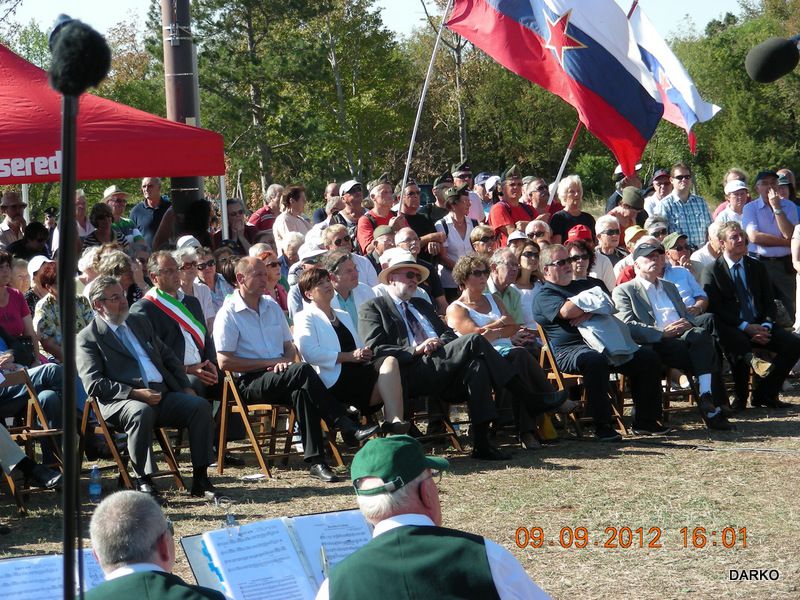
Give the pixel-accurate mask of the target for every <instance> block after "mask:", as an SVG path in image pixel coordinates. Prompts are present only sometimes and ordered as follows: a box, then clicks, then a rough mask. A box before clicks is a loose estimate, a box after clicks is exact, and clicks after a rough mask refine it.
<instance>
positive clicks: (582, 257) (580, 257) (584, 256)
mask: <svg viewBox="0 0 800 600" xmlns="http://www.w3.org/2000/svg"><path fill="white" fill-rule="evenodd" d="M569 260H570V262H574V263H576V262H578V261H579V260H589V255H588V254H575V255H574V256H570V257H569Z"/></svg>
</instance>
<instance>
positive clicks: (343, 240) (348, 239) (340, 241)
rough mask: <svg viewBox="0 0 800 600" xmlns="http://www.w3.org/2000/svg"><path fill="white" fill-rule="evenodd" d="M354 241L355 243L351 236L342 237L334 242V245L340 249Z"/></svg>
mask: <svg viewBox="0 0 800 600" xmlns="http://www.w3.org/2000/svg"><path fill="white" fill-rule="evenodd" d="M352 241H353V238H351V237H350V236H349V235H346V236H344V237H340V238H339V239H338V240H333V245H334V246H336V247H337V248H338V247H339V246H341V245H342V244H345V243H346V244H349V243H350V242H352Z"/></svg>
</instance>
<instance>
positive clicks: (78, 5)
mask: <svg viewBox="0 0 800 600" xmlns="http://www.w3.org/2000/svg"><path fill="white" fill-rule="evenodd" d="M265 1H273V2H274V1H280V0H265ZM425 1H426V4H427V5H428V7H429V10H432V11H435V5H434V3H433V1H432V0H425ZM616 1H617V3H618V4H619V5H620V6H622V7H623V10H625V11H626V12H627V11H628V9H629V8H630V5H631V2H630V1H625V0H616ZM148 6H149V2H148V0H22V5H21V7H20V8H19V9H18V10H17V14H16V20H17V21H18V22H20V23H23V24H25V23H28V22H29V21H30V20H31V19H34V20H36V21H37V22H38V23H39V24H40V26H41V27H42V29H45V30H47V29H49V28H50V26H51V25H52V24H53V21H55V18H56V17H57V16H58V15H59V14H60V13H66V14H68V15H69V16H71V17H74V18H76V19H81V20H82V21H84V22H86V23H88V24H89V25H91V26H92V27H94V28H95V29H97V30H98V31H100V32H105V31H106V30H107V29H109V28H110V27H112V26H114V25H116V24H117V23H118V22H120V21H122V20H126V19H128V16H129V15H133V16H134V17H138V18H139V19H142V20H143V19H144V16H145V14H146V12H147V7H148ZM376 6H378V7H381V8H382V9H383V20H384V23H386V24H387V26H388V27H389V28H390V29H392V30H393V31H395V32H397V33H399V34H401V35H407V34H408V33H409V32H410V31H411V30H412V29H413V28H414V27H417V26H420V25H423V24H424V19H425V13H424V12H423V10H422V6H421V4H420V0H376ZM639 6H641V8H642V10H643V11H644V12H645V14H646V15H647V16H648V17H649V18H650V20H651V21H652V22H653V23H654V24H655V26H656V28H657V29H658V30H659V32H660V33H661V35H662V36H664V37H665V38H669V37H674V36H675V34H678V33H682V32H685V31H686V28H687V26H688V24H689V22H690V21H691V22H692V23H694V26H695V29H696V30H697V31H698V32H702V31H703V30H704V29H705V26H706V24H707V23H708V22H709V21H710V20H712V19H715V18H719V17H720V16H721V15H724V14H725V13H726V12H732V13H734V14H738V13H739V4H738V0H640V1H639ZM689 15H690V16H689Z"/></svg>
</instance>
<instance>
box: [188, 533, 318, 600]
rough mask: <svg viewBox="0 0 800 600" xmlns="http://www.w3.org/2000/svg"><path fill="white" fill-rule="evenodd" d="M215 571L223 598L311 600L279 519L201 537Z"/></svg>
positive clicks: (308, 584) (305, 578)
mask: <svg viewBox="0 0 800 600" xmlns="http://www.w3.org/2000/svg"><path fill="white" fill-rule="evenodd" d="M203 541H204V542H205V546H206V548H207V549H208V552H209V554H210V556H211V558H212V560H213V562H214V564H215V565H216V566H217V567H218V569H219V574H220V575H221V578H222V585H223V587H224V591H225V595H226V596H227V597H228V598H231V599H233V600H313V598H314V596H315V594H316V590H315V589H314V588H313V587H312V584H311V581H310V580H309V578H308V575H307V574H306V572H305V570H304V569H303V565H302V563H301V561H300V557H299V555H298V554H297V550H296V549H295V547H294V544H293V542H292V540H291V538H290V537H289V532H288V530H287V529H286V526H285V525H284V524H283V522H282V521H281V520H280V519H273V520H271V521H259V522H256V523H250V524H249V525H242V526H241V527H239V533H238V535H236V536H231V535H230V534H229V532H228V530H227V529H218V530H216V531H210V532H207V533H204V534H203Z"/></svg>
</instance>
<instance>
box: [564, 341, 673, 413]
mask: <svg viewBox="0 0 800 600" xmlns="http://www.w3.org/2000/svg"><path fill="white" fill-rule="evenodd" d="M556 362H557V363H558V366H559V368H560V369H561V370H562V371H565V372H567V373H579V374H580V375H582V376H583V381H584V386H585V388H586V398H587V401H588V404H589V415H590V416H591V417H592V419H594V422H595V425H610V424H611V398H610V397H609V393H608V392H609V390H608V380H609V375H610V374H611V372H612V371H613V372H618V373H623V374H624V375H625V376H626V377H627V378H628V381H629V382H630V388H631V395H632V396H633V405H634V408H635V410H636V416H635V419H634V420H635V423H634V424H649V423H651V422H652V421H657V420H659V419H661V417H662V402H661V400H662V399H661V361H660V360H659V359H658V354H656V352H655V350H653V349H652V348H648V347H647V346H643V347H641V348H639V350H637V351H636V353H635V354H634V355H633V357H632V358H631V359H630V360H629V361H628V362H626V363H625V364H623V365H619V366H615V367H614V366H611V365H609V364H608V360H607V359H606V357H605V356H603V355H602V354H600V353H599V352H597V351H596V350H592V349H591V348H589V347H588V346H584V345H581V346H573V347H571V348H563V349H562V350H561V351H560V352H559V353H558V354H557V356H556Z"/></svg>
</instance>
